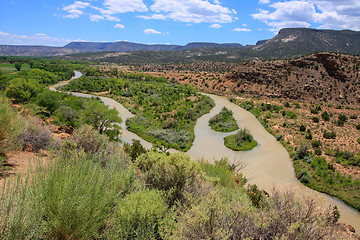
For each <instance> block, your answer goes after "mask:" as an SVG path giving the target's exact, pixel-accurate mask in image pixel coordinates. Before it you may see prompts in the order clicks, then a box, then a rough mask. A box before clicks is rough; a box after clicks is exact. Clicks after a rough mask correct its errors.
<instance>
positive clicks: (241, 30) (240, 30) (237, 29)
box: [233, 28, 251, 32]
mask: <svg viewBox="0 0 360 240" xmlns="http://www.w3.org/2000/svg"><path fill="white" fill-rule="evenodd" d="M233 31H234V32H251V29H248V28H235V29H233Z"/></svg>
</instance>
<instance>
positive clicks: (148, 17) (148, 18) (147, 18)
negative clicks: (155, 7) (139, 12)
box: [138, 14, 166, 20]
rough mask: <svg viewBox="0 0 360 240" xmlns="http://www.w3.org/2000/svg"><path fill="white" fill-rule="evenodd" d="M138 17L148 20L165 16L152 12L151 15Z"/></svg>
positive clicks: (163, 18)
mask: <svg viewBox="0 0 360 240" xmlns="http://www.w3.org/2000/svg"><path fill="white" fill-rule="evenodd" d="M138 17H139V18H143V19H145V20H150V19H156V20H165V19H166V17H165V16H164V15H162V14H153V15H151V16H138Z"/></svg>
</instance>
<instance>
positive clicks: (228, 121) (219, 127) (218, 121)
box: [209, 107, 239, 132]
mask: <svg viewBox="0 0 360 240" xmlns="http://www.w3.org/2000/svg"><path fill="white" fill-rule="evenodd" d="M209 126H210V127H211V129H213V130H215V131H218V132H232V131H235V130H236V129H238V128H239V127H238V125H237V123H236V120H235V119H234V117H233V112H232V111H231V110H228V109H227V108H226V107H223V108H222V109H221V111H220V113H218V114H216V115H215V116H214V117H212V118H211V119H210V120H209Z"/></svg>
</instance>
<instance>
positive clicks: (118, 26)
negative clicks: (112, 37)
mask: <svg viewBox="0 0 360 240" xmlns="http://www.w3.org/2000/svg"><path fill="white" fill-rule="evenodd" d="M114 28H120V29H123V28H125V26H124V25H122V24H120V23H118V24H116V25H115V26H114Z"/></svg>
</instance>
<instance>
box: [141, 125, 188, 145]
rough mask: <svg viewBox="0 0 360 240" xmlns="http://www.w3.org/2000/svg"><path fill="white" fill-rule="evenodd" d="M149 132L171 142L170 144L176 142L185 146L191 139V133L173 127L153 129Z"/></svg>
mask: <svg viewBox="0 0 360 240" xmlns="http://www.w3.org/2000/svg"><path fill="white" fill-rule="evenodd" d="M147 133H148V134H149V135H151V136H154V137H156V138H159V139H161V140H163V141H165V142H167V143H169V144H170V145H175V144H176V145H178V146H179V147H180V148H185V147H186V143H187V142H188V141H190V139H191V136H190V133H189V132H188V131H184V130H180V131H176V130H173V129H156V130H152V129H151V130H148V131H147Z"/></svg>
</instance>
